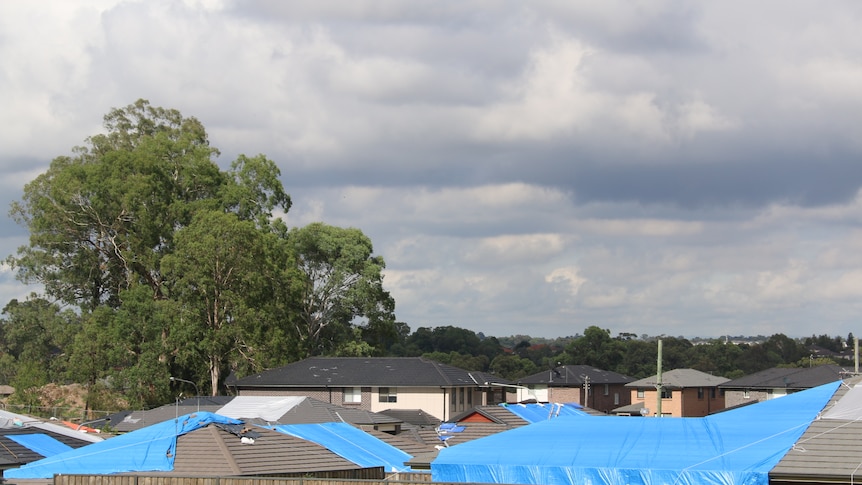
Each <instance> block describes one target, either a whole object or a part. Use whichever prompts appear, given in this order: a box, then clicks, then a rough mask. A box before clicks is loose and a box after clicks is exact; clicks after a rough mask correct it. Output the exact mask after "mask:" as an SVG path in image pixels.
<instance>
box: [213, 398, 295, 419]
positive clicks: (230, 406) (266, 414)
mask: <svg viewBox="0 0 862 485" xmlns="http://www.w3.org/2000/svg"><path fill="white" fill-rule="evenodd" d="M304 400H305V396H237V397H235V398H233V399H232V400H231V401H230V402H229V403H227V404H225V406H224V407H223V408H221V409H219V410H218V411H216V414H218V415H221V416H227V417H229V418H234V419H262V420H264V421H267V422H270V423H275V422H277V421H278V420H279V419H280V418H281V417H282V416H284V415H285V414H287V412H288V411H290V410H291V409H293V408H294V407H295V406H297V405H299V403H301V402H302V401H304Z"/></svg>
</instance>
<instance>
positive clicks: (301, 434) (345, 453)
mask: <svg viewBox="0 0 862 485" xmlns="http://www.w3.org/2000/svg"><path fill="white" fill-rule="evenodd" d="M272 429H274V430H276V431H278V432H280V433H284V434H289V435H291V436H296V437H297V438H302V439H304V440H307V441H311V442H313V443H317V444H319V445H321V446H323V447H324V448H328V449H329V450H330V451H332V452H333V453H335V454H337V455H338V456H340V457H342V458H344V459H346V460H350V461H352V462H353V463H356V464H357V465H360V466H362V467H378V466H382V467H384V469H385V470H386V471H387V472H403V471H407V470H410V467H409V466H407V465H405V464H404V462H406V461H408V460H410V459H411V458H413V457H412V456H410V455H408V454H407V453H405V452H403V451H401V450H399V449H398V448H395V447H394V446H392V445H390V444H389V443H386V442H385V441H382V440H380V439H377V438H375V437H374V436H371V435H370V434H368V433H366V432H365V431H362V430H360V429H356V428H354V427H353V426H351V425H349V424H347V423H320V424H290V425H287V424H284V425H278V426H273V427H272Z"/></svg>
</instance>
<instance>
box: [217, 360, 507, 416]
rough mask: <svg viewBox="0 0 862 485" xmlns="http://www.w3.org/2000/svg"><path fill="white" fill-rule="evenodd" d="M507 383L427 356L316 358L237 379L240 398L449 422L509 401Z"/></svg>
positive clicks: (235, 387)
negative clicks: (409, 412)
mask: <svg viewBox="0 0 862 485" xmlns="http://www.w3.org/2000/svg"><path fill="white" fill-rule="evenodd" d="M506 384H507V381H505V380H501V379H499V378H496V377H494V376H492V375H490V374H486V373H483V372H478V371H467V370H463V369H459V368H457V367H452V366H450V365H446V364H441V363H439V362H434V361H432V360H428V359H425V358H422V357H312V358H310V359H306V360H302V361H299V362H294V363H292V364H288V365H286V366H283V367H279V368H276V369H271V370H268V371H264V372H261V373H259V374H254V375H250V376H246V377H243V378H241V379H237V380H236V381H235V382H233V383H232V385H231V386H232V387H233V388H234V390H235V393H236V394H237V395H238V396H308V397H311V398H314V399H317V400H320V401H323V402H327V403H331V404H337V405H339V406H344V407H347V408H357V409H364V410H366V411H371V412H379V411H384V410H391V409H421V410H422V411H424V412H426V413H428V414H430V415H432V416H434V417H435V418H437V419H439V420H441V421H445V420H448V419H450V418H451V417H453V416H455V415H457V414H459V413H461V412H464V411H466V410H468V409H471V408H473V407H474V406H477V405H485V404H496V403H499V402H503V399H504V392H503V389H504V388H503V386H504V385H506Z"/></svg>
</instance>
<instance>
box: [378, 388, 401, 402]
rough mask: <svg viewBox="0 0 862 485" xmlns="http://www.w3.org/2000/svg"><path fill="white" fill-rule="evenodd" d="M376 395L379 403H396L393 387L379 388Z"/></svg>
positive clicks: (396, 397) (396, 398) (396, 396)
mask: <svg viewBox="0 0 862 485" xmlns="http://www.w3.org/2000/svg"><path fill="white" fill-rule="evenodd" d="M377 393H378V394H379V395H380V399H379V400H380V402H398V395H397V394H395V388H394V387H381V388H380V389H378V391H377Z"/></svg>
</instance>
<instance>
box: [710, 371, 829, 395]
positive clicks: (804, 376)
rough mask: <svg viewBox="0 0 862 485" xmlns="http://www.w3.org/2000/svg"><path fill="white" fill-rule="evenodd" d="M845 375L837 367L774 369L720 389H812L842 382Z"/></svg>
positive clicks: (737, 380) (726, 383)
mask: <svg viewBox="0 0 862 485" xmlns="http://www.w3.org/2000/svg"><path fill="white" fill-rule="evenodd" d="M844 374H845V371H844V369H843V368H842V367H840V366H837V365H819V366H817V367H804V368H784V367H773V368H771V369H766V370H762V371H760V372H755V373H754V374H750V375H747V376H743V377H740V378H738V379H733V380H730V381H727V382H725V383H723V384H720V385H719V386H718V387H720V388H722V389H779V388H784V389H794V390H799V389H810V388H812V387H817V386H820V385H822V384H826V383H827V382H834V381H840V380H841V378H842V376H843V375H844Z"/></svg>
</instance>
